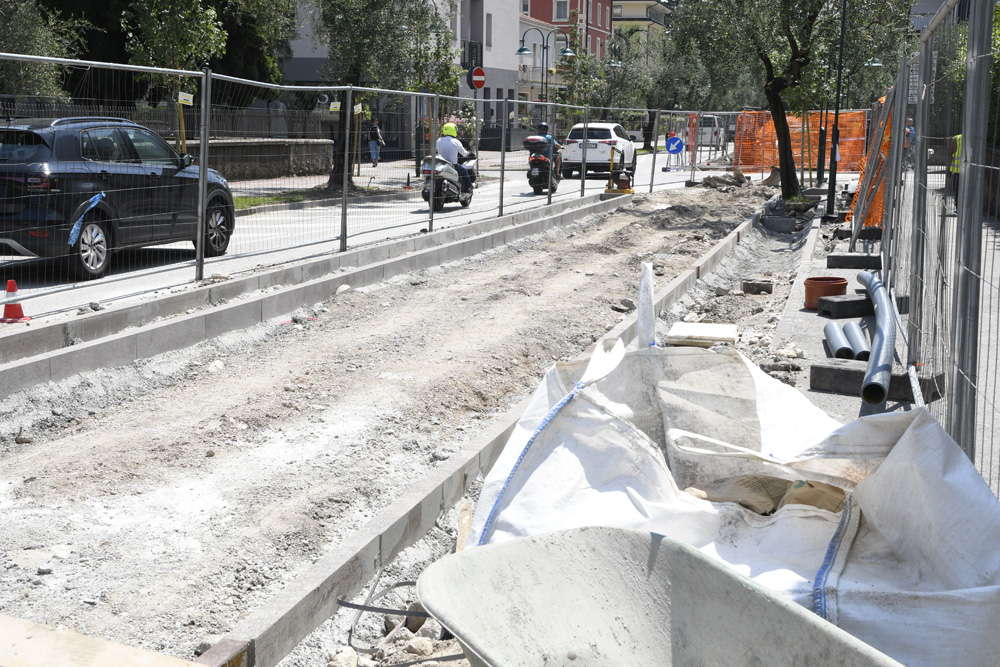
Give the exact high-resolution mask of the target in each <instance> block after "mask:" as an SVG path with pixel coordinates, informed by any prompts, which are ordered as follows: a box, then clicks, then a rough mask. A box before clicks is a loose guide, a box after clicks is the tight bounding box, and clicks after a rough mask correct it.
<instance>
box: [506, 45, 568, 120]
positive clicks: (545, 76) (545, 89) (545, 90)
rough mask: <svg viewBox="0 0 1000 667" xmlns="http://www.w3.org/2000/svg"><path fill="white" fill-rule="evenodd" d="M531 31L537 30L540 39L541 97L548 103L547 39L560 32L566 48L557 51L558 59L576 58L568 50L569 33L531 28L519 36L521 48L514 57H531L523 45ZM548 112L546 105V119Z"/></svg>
mask: <svg viewBox="0 0 1000 667" xmlns="http://www.w3.org/2000/svg"><path fill="white" fill-rule="evenodd" d="M532 30H537V31H538V35H539V37H541V38H542V97H543V98H544V99H545V101H546V102H548V101H549V37H551V36H552V35H553V34H554V33H557V32H560V33H562V34H563V36H564V37H565V38H566V46H564V47H563V48H562V49H560V50H559V57H560V58H573V57H575V56H576V54H575V53H573V50H572V49H570V48H569V33H568V32H566V31H565V30H563V29H562V28H553V29H552V30H549V31H548V32H547V33H543V32H542V31H541V29H540V28H534V27H532V28H528V29H527V30H525V31H524V34H522V35H521V48H519V49H518V50H517V51H515V55H518V56H530V55H531V49H529V48H528V47H527V46H525V45H524V38H525V37H526V36H527V35H528V33H529V32H531V31H532ZM556 39H557V40H558V39H559V38H558V37H557V38H556ZM548 110H549V107H548V105H546V107H545V117H546V119H547V118H548V116H549V111H548Z"/></svg>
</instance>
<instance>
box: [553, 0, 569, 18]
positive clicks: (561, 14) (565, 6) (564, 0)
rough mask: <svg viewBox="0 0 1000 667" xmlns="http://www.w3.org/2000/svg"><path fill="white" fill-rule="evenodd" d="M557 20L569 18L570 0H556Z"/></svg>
mask: <svg viewBox="0 0 1000 667" xmlns="http://www.w3.org/2000/svg"><path fill="white" fill-rule="evenodd" d="M555 20H556V21H568V20H569V0H556V13H555Z"/></svg>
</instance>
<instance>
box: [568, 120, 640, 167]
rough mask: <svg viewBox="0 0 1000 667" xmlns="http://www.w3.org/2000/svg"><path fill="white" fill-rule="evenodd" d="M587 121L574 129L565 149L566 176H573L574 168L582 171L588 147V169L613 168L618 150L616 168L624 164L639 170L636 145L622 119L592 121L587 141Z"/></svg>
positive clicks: (589, 124) (588, 127)
mask: <svg viewBox="0 0 1000 667" xmlns="http://www.w3.org/2000/svg"><path fill="white" fill-rule="evenodd" d="M583 127H584V126H583V123H577V124H576V125H574V126H573V127H572V128H571V129H570V131H569V136H568V137H567V138H566V141H564V142H563V150H562V176H563V178H571V177H572V176H573V173H574V172H580V170H581V167H582V166H583V151H584V150H586V151H587V171H588V172H591V171H597V172H600V171H603V172H605V173H607V172H608V171H609V170H610V169H611V156H612V153H613V154H614V158H615V170H617V169H618V168H619V167H621V165H625V169H626V170H627V171H629V172H630V173H632V174H635V161H636V145H635V143H633V142H632V139H630V138H629V136H628V132H626V131H625V128H623V127H622V126H621V125H619V124H618V123H588V124H587V138H586V141H584V137H583Z"/></svg>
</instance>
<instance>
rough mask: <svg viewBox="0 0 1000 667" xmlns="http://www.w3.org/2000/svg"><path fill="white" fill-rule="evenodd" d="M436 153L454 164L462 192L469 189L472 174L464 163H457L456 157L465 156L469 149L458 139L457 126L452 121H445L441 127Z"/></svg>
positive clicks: (470, 187)
mask: <svg viewBox="0 0 1000 667" xmlns="http://www.w3.org/2000/svg"><path fill="white" fill-rule="evenodd" d="M437 153H438V155H440V156H441V157H443V158H444V159H445V160H447V161H448V162H451V163H452V164H453V165H455V171H457V172H458V183H459V185H460V186H461V188H462V192H468V191H469V190H471V189H472V182H473V178H474V176H473V175H472V173H470V172H469V170H468V169H466V168H465V165H462V164H459V163H458V158H459V157H460V156H461V157H465V156H466V155H468V154H469V151H468V150H466V148H465V146H463V145H462V142H461V141H459V140H458V128H457V127H456V126H455V124H454V123H445V124H444V127H442V128H441V138H440V139H438V140H437Z"/></svg>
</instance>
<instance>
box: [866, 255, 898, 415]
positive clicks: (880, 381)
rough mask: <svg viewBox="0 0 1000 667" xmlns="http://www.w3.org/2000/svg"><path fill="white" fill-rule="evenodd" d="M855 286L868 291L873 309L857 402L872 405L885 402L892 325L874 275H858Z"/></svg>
mask: <svg viewBox="0 0 1000 667" xmlns="http://www.w3.org/2000/svg"><path fill="white" fill-rule="evenodd" d="M858 282H859V283H861V284H862V285H864V287H865V289H866V290H868V296H869V298H870V299H871V300H872V305H873V306H874V307H875V331H874V332H873V333H872V346H871V356H870V357H869V358H868V370H867V372H865V379H864V382H863V383H862V385H861V400H863V401H864V402H865V403H870V404H872V405H879V404H881V403H884V402H885V399H886V397H887V396H888V395H889V380H890V379H891V377H892V357H893V354H894V353H895V349H896V321H895V318H894V317H893V315H892V303H890V301H889V293H888V292H887V291H886V289H885V285H883V284H882V281H881V280H879V279H878V278H877V277H876V276H875V274H872V273H868V272H867V271H861V272H860V273H858Z"/></svg>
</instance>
